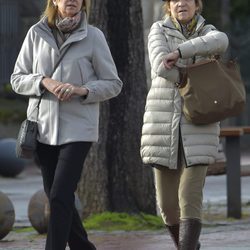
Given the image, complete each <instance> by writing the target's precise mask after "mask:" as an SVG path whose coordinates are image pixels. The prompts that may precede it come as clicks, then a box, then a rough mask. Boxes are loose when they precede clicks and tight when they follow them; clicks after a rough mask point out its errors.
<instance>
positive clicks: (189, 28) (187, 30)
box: [171, 15, 198, 38]
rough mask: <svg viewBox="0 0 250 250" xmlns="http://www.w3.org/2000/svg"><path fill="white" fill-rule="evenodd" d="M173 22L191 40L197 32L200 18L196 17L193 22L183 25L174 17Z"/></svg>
mask: <svg viewBox="0 0 250 250" xmlns="http://www.w3.org/2000/svg"><path fill="white" fill-rule="evenodd" d="M171 19H172V22H173V24H174V26H175V27H176V28H177V29H178V30H179V31H180V32H181V33H182V34H183V35H184V36H185V37H186V38H189V37H190V36H191V35H193V34H194V32H195V30H196V25H197V22H198V16H197V15H195V16H194V17H193V18H192V20H191V21H189V22H188V23H186V24H181V23H180V22H178V21H177V19H176V18H174V17H172V16H171Z"/></svg>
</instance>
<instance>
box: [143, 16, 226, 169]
mask: <svg viewBox="0 0 250 250" xmlns="http://www.w3.org/2000/svg"><path fill="white" fill-rule="evenodd" d="M227 46H228V38H227V35H226V34H225V33H223V32H220V31H218V30H216V28H215V27H214V26H212V25H205V20H204V18H203V17H202V16H199V19H198V24H197V28H196V32H195V33H194V34H193V35H192V36H191V37H189V38H188V39H186V38H185V37H184V36H183V34H182V33H181V32H179V31H178V30H177V29H176V27H175V26H174V25H173V23H172V21H171V19H170V18H169V17H168V18H166V19H165V20H164V21H159V22H156V23H154V24H153V25H152V27H151V30H150V33H149V40H148V50H149V60H150V64H151V78H152V85H151V88H150V91H149V93H148V96H147V102H146V107H145V114H144V124H143V128H142V138H141V156H142V160H143V162H144V163H145V164H158V165H162V166H166V167H169V168H170V169H176V168H177V158H178V147H179V142H180V141H181V142H182V144H183V148H184V154H185V159H186V164H187V166H188V167H189V166H193V165H201V164H204V165H208V164H212V163H214V161H215V157H216V154H217V150H218V144H219V137H218V136H219V129H220V128H219V123H214V124H209V125H200V126H197V125H194V124H192V123H190V122H188V121H187V120H186V119H185V117H184V115H183V113H182V100H181V97H180V94H179V91H178V88H177V87H176V84H175V83H178V82H179V70H178V68H177V67H174V68H173V69H170V70H167V69H165V67H164V65H163V63H162V60H163V58H164V57H165V56H166V55H167V54H168V53H170V52H173V51H174V50H176V49H177V48H178V49H179V50H180V52H181V55H182V58H180V59H179V60H178V64H180V65H188V64H191V63H193V62H194V59H195V61H200V60H204V59H205V58H207V57H209V56H211V55H214V54H221V53H223V52H225V51H226V49H227ZM201 84H202V82H201ZM180 137H181V138H180ZM180 139H181V140H180Z"/></svg>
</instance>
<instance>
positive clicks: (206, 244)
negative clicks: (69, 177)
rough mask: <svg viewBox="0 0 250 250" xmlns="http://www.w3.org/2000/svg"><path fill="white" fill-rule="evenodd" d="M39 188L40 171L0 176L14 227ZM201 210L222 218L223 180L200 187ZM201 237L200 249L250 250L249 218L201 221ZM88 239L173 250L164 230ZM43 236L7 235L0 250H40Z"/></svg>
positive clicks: (129, 248) (108, 249)
mask: <svg viewBox="0 0 250 250" xmlns="http://www.w3.org/2000/svg"><path fill="white" fill-rule="evenodd" d="M241 183H242V202H243V213H247V214H248V215H249V214H250V206H249V204H250V176H246V177H242V178H241ZM41 188H42V179H41V176H40V171H39V170H38V169H37V168H27V169H25V171H24V172H23V173H22V174H20V175H19V176H18V177H17V178H14V179H13V178H12V179H11V178H3V177H0V191H2V192H4V193H6V194H7V195H8V196H9V198H10V199H11V200H12V202H13V204H14V206H15V211H16V221H15V227H26V226H30V222H29V221H28V218H27V207H28V202H29V200H30V197H31V196H32V195H33V194H34V193H35V192H36V191H38V190H39V189H41ZM204 202H205V203H204V209H205V210H206V212H207V213H211V214H216V213H218V214H222V215H223V214H224V215H226V177H225V175H222V176H209V177H207V180H206V185H205V188H204ZM204 224H205V225H204V227H203V229H202V234H201V238H200V240H201V243H202V248H201V249H202V250H209V249H213V250H238V249H239V250H250V218H245V219H244V220H233V221H230V220H225V221H222V219H220V221H218V220H216V221H209V222H207V221H204ZM89 238H90V239H91V240H92V241H93V242H94V243H95V245H96V246H97V249H98V250H163V249H164V250H174V249H175V248H174V247H173V243H172V241H171V239H170V237H169V235H168V234H167V233H166V231H165V230H161V231H154V232H148V231H147V232H114V233H105V232H97V231H93V232H90V233H89ZM44 244H45V236H44V235H38V234H37V233H36V232H35V231H33V232H29V233H16V232H15V231H12V232H10V233H9V234H8V235H7V236H6V237H5V238H4V239H3V240H1V241H0V250H8V249H9V250H14V249H15V250H42V249H44Z"/></svg>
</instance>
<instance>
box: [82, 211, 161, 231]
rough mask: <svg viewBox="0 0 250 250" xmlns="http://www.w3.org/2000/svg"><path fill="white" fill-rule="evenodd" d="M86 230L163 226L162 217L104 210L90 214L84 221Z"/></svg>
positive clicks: (137, 229)
mask: <svg viewBox="0 0 250 250" xmlns="http://www.w3.org/2000/svg"><path fill="white" fill-rule="evenodd" d="M84 226H85V228H86V229H87V230H101V231H108V232H110V231H117V230H118V231H120V230H122V231H139V230H159V229H162V228H163V222H162V219H161V218H160V217H158V216H154V215H149V214H144V213H140V214H127V213H111V212H104V213H101V214H95V215H91V216H90V217H88V218H87V219H86V220H85V221H84Z"/></svg>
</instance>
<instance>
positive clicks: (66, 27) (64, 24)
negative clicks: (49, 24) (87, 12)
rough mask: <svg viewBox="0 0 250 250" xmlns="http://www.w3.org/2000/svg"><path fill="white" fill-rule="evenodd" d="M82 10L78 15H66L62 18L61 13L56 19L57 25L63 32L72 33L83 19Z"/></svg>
mask: <svg viewBox="0 0 250 250" xmlns="http://www.w3.org/2000/svg"><path fill="white" fill-rule="evenodd" d="M81 14H82V12H81V11H79V12H78V13H77V14H76V15H74V16H73V17H65V18H61V17H60V16H59V15H58V17H57V19H56V27H57V28H58V29H59V30H60V31H61V32H62V33H70V32H71V31H73V30H74V29H76V28H77V27H78V25H79V23H80V21H81V16H82V15H81Z"/></svg>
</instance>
